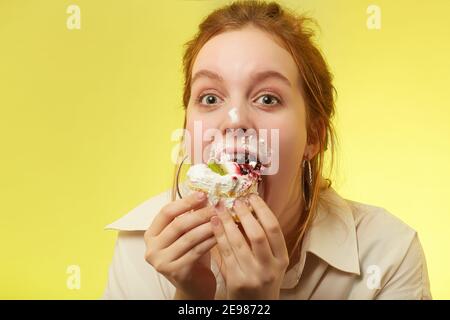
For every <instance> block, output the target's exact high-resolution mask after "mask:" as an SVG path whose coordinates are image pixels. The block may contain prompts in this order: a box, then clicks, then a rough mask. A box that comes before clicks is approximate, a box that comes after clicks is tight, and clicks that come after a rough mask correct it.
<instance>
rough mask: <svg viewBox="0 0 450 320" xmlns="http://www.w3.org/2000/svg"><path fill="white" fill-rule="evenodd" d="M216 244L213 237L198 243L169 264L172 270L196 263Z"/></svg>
mask: <svg viewBox="0 0 450 320" xmlns="http://www.w3.org/2000/svg"><path fill="white" fill-rule="evenodd" d="M216 244H217V241H216V238H215V237H214V236H211V237H209V238H208V239H206V240H204V241H202V242H200V243H198V244H197V245H196V246H195V247H193V248H192V249H191V250H189V251H188V252H186V254H184V255H183V256H181V257H179V258H178V259H176V260H175V261H173V262H171V263H170V265H171V266H172V267H173V269H174V270H177V269H180V268H182V267H184V266H187V265H190V264H192V263H194V262H196V261H197V260H198V259H200V258H201V257H203V255H205V254H206V253H207V252H208V251H210V250H211V249H212V248H213V247H214V246H215V245H216Z"/></svg>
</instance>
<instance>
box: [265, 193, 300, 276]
mask: <svg viewBox="0 0 450 320" xmlns="http://www.w3.org/2000/svg"><path fill="white" fill-rule="evenodd" d="M264 192H265V194H264V196H265V197H264V198H265V200H266V202H267V203H268V204H269V207H270V208H271V209H272V210H273V212H274V213H275V214H276V216H277V219H278V221H279V223H280V227H281V230H282V231H283V235H284V239H285V241H286V247H287V250H288V253H289V258H290V259H289V266H288V269H290V268H291V267H292V266H294V265H295V264H296V263H297V262H298V261H299V260H300V248H301V247H300V246H301V241H300V242H298V237H299V232H300V223H301V221H302V220H303V219H304V217H303V216H302V215H303V210H304V209H303V208H304V203H303V198H302V196H301V195H302V192H303V190H302V189H301V186H300V184H293V187H292V188H290V192H288V193H286V189H283V188H278V187H275V186H274V187H273V188H270V187H268V188H265V190H264ZM297 242H298V243H297Z"/></svg>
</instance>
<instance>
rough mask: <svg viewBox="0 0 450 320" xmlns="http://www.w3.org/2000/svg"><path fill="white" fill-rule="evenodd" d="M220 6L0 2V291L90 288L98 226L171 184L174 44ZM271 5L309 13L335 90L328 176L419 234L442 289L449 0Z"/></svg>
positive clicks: (51, 293) (42, 295) (448, 281)
mask: <svg viewBox="0 0 450 320" xmlns="http://www.w3.org/2000/svg"><path fill="white" fill-rule="evenodd" d="M225 3H226V1H181V0H179V1H175V0H171V1H167V0H164V1H143V0H142V1H137V0H133V1H106V0H102V1H87V0H85V1H81V0H74V1H61V0H58V1H56V0H55V1H13V0H0V43H1V44H0V108H1V115H0V147H1V149H0V150H1V151H0V152H1V158H0V159H1V160H0V197H1V198H0V199H1V201H0V226H1V232H0V257H1V258H0V298H11V299H16V298H31V299H38V298H39V299H49V298H61V299H81V298H85V299H96V298H98V297H100V296H101V295H102V293H103V290H104V286H105V283H106V279H107V270H108V266H109V263H110V261H111V256H112V252H113V245H114V240H115V237H116V233H115V232H111V231H109V232H107V231H103V227H104V226H105V225H106V224H107V223H109V222H112V221H113V220H115V219H117V218H119V217H120V216H122V215H124V214H125V213H127V212H128V211H129V210H131V209H132V208H134V207H135V206H136V205H138V204H139V203H141V202H143V201H144V200H146V199H147V198H149V197H151V196H153V195H155V194H157V193H159V192H161V191H163V190H165V189H167V188H169V186H170V183H171V177H172V172H173V171H172V163H171V162H170V151H171V149H172V147H173V144H174V143H173V142H171V140H170V134H171V132H172V131H173V130H174V129H175V128H177V127H179V126H181V124H182V121H181V120H182V115H183V113H182V108H181V94H182V91H181V89H182V74H181V55H182V45H183V43H184V42H185V41H187V40H188V39H189V38H190V37H191V36H192V35H193V34H194V32H195V31H196V28H197V25H198V23H199V22H200V20H201V19H202V17H204V16H205V15H207V14H208V13H209V12H210V11H211V10H212V9H214V8H216V7H218V6H220V5H222V4H225ZM281 3H282V4H287V5H288V6H290V7H291V8H294V9H298V10H307V11H309V12H310V13H311V14H312V15H313V16H314V17H315V18H316V19H317V20H318V22H319V24H320V25H321V29H322V31H321V33H320V37H319V44H320V45H321V47H322V49H323V51H324V53H325V55H326V58H327V60H328V62H329V64H330V65H331V69H332V71H333V73H334V74H335V79H336V82H335V84H336V87H337V89H338V92H339V98H338V102H337V117H336V126H337V131H338V136H339V139H340V146H339V150H338V157H339V159H338V160H339V161H338V167H337V171H336V172H337V175H336V183H335V187H336V188H337V190H338V191H340V192H341V194H342V195H343V196H345V197H347V198H351V199H353V200H356V201H361V202H366V203H370V204H375V205H378V206H382V207H385V208H387V209H388V210H389V211H391V212H392V213H394V214H395V215H397V216H398V217H399V218H401V219H402V220H403V221H405V222H407V223H408V224H409V225H411V226H412V227H413V228H415V229H416V230H418V231H419V235H420V239H421V241H422V244H423V246H424V249H425V253H426V257H427V260H428V268H429V273H430V279H431V289H432V294H433V296H434V298H438V299H443V298H447V299H448V298H450V273H449V272H448V270H450V254H449V249H448V246H449V243H450V232H449V231H448V228H449V225H450V216H449V209H448V208H449V206H448V200H449V196H450V192H449V191H450V187H449V178H450V169H449V168H450V166H449V163H450V151H449V150H450V148H449V147H450V139H449V137H450V126H449V120H450V110H449V108H450V96H449V92H450V90H449V88H448V86H449V85H450V62H449V58H448V57H449V56H450V47H449V46H450V44H449V43H450V42H449V41H448V40H449V39H450V23H449V18H448V15H449V14H450V2H449V1H446V0H432V1H426V2H424V1H413V2H411V1H406V0H396V1H392V0H376V1H364V0H347V1H344V0H341V1H335V0H328V1H326V0H320V1H319V0H308V1H306V0H303V1H300V0H295V1H281ZM372 3H374V4H377V5H379V6H380V8H381V10H382V28H381V30H378V31H377V30H368V28H367V27H366V20H367V18H368V15H367V13H366V9H367V7H368V6H369V5H370V4H372ZM70 4H77V5H79V7H80V9H81V29H80V30H68V29H67V27H66V20H67V18H68V16H69V14H67V13H66V9H67V6H68V5H70ZM69 265H79V266H80V268H81V288H80V290H69V289H68V288H67V286H66V281H67V277H68V275H67V274H66V269H67V267H68V266H69Z"/></svg>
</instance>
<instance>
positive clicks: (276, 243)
mask: <svg viewBox="0 0 450 320" xmlns="http://www.w3.org/2000/svg"><path fill="white" fill-rule="evenodd" d="M248 200H249V202H250V205H251V206H252V208H253V210H254V211H255V214H256V216H257V217H258V220H259V222H260V224H261V226H262V227H263V229H264V232H265V233H266V236H267V239H268V240H269V245H270V247H271V248H272V253H273V255H274V256H275V257H276V258H282V257H285V256H286V255H287V254H288V253H287V248H286V241H285V240H284V236H283V231H282V230H281V227H280V223H279V222H278V219H277V218H276V217H275V215H274V214H273V212H272V210H270V208H269V207H268V206H267V204H266V203H265V202H264V200H263V199H261V197H259V196H258V195H256V194H251V195H250V196H249V197H248Z"/></svg>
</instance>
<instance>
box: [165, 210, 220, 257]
mask: <svg viewBox="0 0 450 320" xmlns="http://www.w3.org/2000/svg"><path fill="white" fill-rule="evenodd" d="M215 214H216V212H215V210H214V208H212V207H205V208H202V209H199V210H196V211H193V212H187V213H186V214H183V215H181V216H178V217H177V218H176V219H174V220H172V222H170V223H169V225H168V226H166V227H165V228H164V230H163V231H161V233H160V234H159V235H158V248H161V249H162V248H166V247H168V246H170V245H171V244H172V243H174V242H175V241H177V239H178V238H180V237H181V236H183V235H184V234H185V233H186V232H188V231H189V230H192V229H193V228H195V227H197V226H199V225H201V224H203V223H207V222H208V224H209V220H210V219H211V217H212V216H213V215H215Z"/></svg>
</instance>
